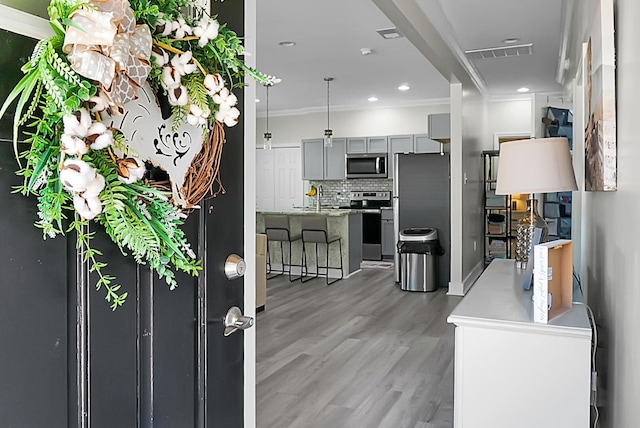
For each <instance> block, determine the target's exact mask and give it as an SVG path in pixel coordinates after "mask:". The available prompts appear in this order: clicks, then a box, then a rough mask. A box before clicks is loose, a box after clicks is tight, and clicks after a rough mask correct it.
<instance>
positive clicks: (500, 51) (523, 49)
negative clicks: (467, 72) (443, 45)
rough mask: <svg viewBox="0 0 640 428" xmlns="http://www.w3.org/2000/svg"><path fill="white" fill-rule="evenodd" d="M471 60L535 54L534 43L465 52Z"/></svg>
mask: <svg viewBox="0 0 640 428" xmlns="http://www.w3.org/2000/svg"><path fill="white" fill-rule="evenodd" d="M464 53H465V54H467V57H469V59H495V58H509V57H513V56H527V55H532V54H533V43H527V44H526V45H514V46H504V47H501V48H485V49H472V50H468V51H464Z"/></svg>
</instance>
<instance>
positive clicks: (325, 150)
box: [302, 138, 347, 180]
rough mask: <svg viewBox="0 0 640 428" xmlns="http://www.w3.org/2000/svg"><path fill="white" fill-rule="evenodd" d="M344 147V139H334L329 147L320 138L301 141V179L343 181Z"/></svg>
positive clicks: (345, 143)
mask: <svg viewBox="0 0 640 428" xmlns="http://www.w3.org/2000/svg"><path fill="white" fill-rule="evenodd" d="M346 146H347V140H346V138H334V139H333V143H332V145H331V147H325V146H324V141H323V140H322V138H314V139H311V140H302V166H303V168H302V179H303V180H343V179H344V178H345V153H346Z"/></svg>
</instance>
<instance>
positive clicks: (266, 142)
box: [262, 83, 272, 149]
mask: <svg viewBox="0 0 640 428" xmlns="http://www.w3.org/2000/svg"><path fill="white" fill-rule="evenodd" d="M271 85H272V84H271V83H265V85H264V86H265V87H266V88H267V132H265V133H264V136H263V142H262V143H263V148H264V149H271V132H269V86H271Z"/></svg>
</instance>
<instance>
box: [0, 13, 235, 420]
mask: <svg viewBox="0 0 640 428" xmlns="http://www.w3.org/2000/svg"><path fill="white" fill-rule="evenodd" d="M215 7H216V8H217V9H221V10H216V11H214V13H220V15H221V16H224V17H225V21H227V22H228V23H229V26H230V28H232V29H234V30H235V31H236V32H238V34H239V35H240V36H242V34H243V21H244V20H243V17H244V6H243V3H242V2H225V3H217V2H216V3H215ZM0 31H1V30H0ZM0 44H1V45H2V50H3V52H4V54H3V55H2V56H1V58H0V70H2V73H0V79H2V80H0V98H1V99H2V100H4V98H5V97H6V94H7V92H8V90H9V89H10V88H11V87H12V86H13V85H14V84H15V82H16V81H17V79H18V77H19V75H18V72H17V70H18V69H19V67H20V65H21V64H22V63H23V62H24V61H25V60H26V59H27V55H28V54H29V53H30V52H31V48H32V46H33V45H34V41H32V40H30V39H29V38H27V37H23V36H18V35H15V34H12V33H8V32H5V31H2V34H1V35H0ZM8 53H11V55H8ZM237 95H238V97H239V99H240V103H242V102H243V100H242V91H237ZM241 105H242V104H241ZM2 122H3V123H2V124H1V125H0V129H1V132H0V208H1V209H0V267H1V269H0V343H2V346H1V347H0V382H1V383H2V388H0V426H1V427H3V428H13V427H15V428H22V427H49V428H67V427H91V428H100V427H104V428H114V427H118V428H120V427H122V428H129V427H131V428H136V427H152V426H153V427H170V428H174V427H202V428H204V427H224V428H233V427H242V426H243V333H242V332H241V331H238V332H236V333H234V334H232V335H231V336H229V337H224V336H223V326H222V322H221V321H222V319H223V317H224V315H225V314H226V312H227V310H228V309H229V308H230V307H231V306H239V307H241V308H242V303H243V280H242V279H236V280H233V281H229V280H227V279H226V277H225V275H224V262H225V259H226V257H227V256H228V255H229V254H231V253H237V254H240V255H242V254H243V253H244V250H243V215H242V213H243V180H244V179H243V175H242V171H243V167H242V166H243V159H244V153H243V139H244V135H243V124H242V122H240V123H239V124H238V125H237V126H236V127H235V128H233V129H231V130H230V131H229V132H228V133H227V143H226V145H225V149H224V154H223V160H222V180H223V183H224V184H225V188H226V194H224V195H220V196H219V197H217V198H214V199H210V200H207V201H206V202H203V204H202V207H203V208H202V210H200V211H196V212H194V213H192V214H191V216H190V217H189V218H188V220H187V222H186V224H185V231H186V232H187V234H188V236H189V239H190V242H191V243H192V246H193V247H194V249H196V248H197V253H198V255H199V257H201V258H202V259H203V265H204V270H203V272H202V274H201V275H200V276H199V277H198V278H193V277H190V276H188V275H178V278H179V284H180V286H179V287H178V288H177V289H176V290H174V291H170V290H169V289H168V287H167V286H166V285H165V284H164V282H163V281H161V280H158V279H157V277H156V275H154V274H151V272H150V271H149V270H148V269H146V268H145V267H144V266H138V265H136V264H135V263H134V261H133V260H131V259H129V258H125V257H123V256H122V254H120V252H119V250H118V249H117V248H116V247H115V245H114V244H113V243H111V241H110V240H109V239H108V238H107V237H106V236H105V235H103V234H102V233H101V232H100V231H99V230H98V234H97V236H96V238H95V241H94V246H95V247H96V248H99V249H100V250H101V251H103V253H104V258H105V259H106V260H108V263H109V267H108V270H109V272H110V273H112V274H114V275H115V276H117V277H118V280H119V282H120V283H121V284H122V286H123V289H126V291H128V292H129V297H128V299H127V302H126V303H125V305H124V306H123V307H121V308H119V309H118V310H117V311H116V312H115V313H114V312H112V311H111V310H110V308H109V306H108V304H107V303H106V302H105V301H104V299H103V293H102V292H96V291H95V289H94V284H95V280H96V278H94V277H93V274H89V273H88V271H87V266H86V264H84V263H82V258H81V257H82V255H81V254H80V253H79V252H78V251H77V250H76V248H75V238H74V236H69V237H68V239H67V240H65V239H63V238H56V239H53V240H43V239H42V234H41V231H40V230H38V229H36V228H35V227H34V226H33V223H34V222H35V221H36V220H37V214H36V212H37V209H36V203H35V202H36V201H35V199H33V198H25V197H23V196H20V195H15V194H12V193H11V190H12V187H13V186H15V185H18V184H19V183H20V177H17V176H15V174H14V172H15V169H16V163H15V160H14V159H13V154H12V152H13V150H12V145H11V142H10V138H11V136H10V131H9V127H10V126H8V123H9V122H8V121H7V119H6V118H5V119H3V121H2Z"/></svg>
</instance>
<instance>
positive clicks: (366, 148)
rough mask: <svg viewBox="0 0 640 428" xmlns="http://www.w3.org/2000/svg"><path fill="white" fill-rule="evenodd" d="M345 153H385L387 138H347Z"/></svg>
mask: <svg viewBox="0 0 640 428" xmlns="http://www.w3.org/2000/svg"><path fill="white" fill-rule="evenodd" d="M347 153H348V154H353V153H387V137H386V136H384V137H358V138H347Z"/></svg>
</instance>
